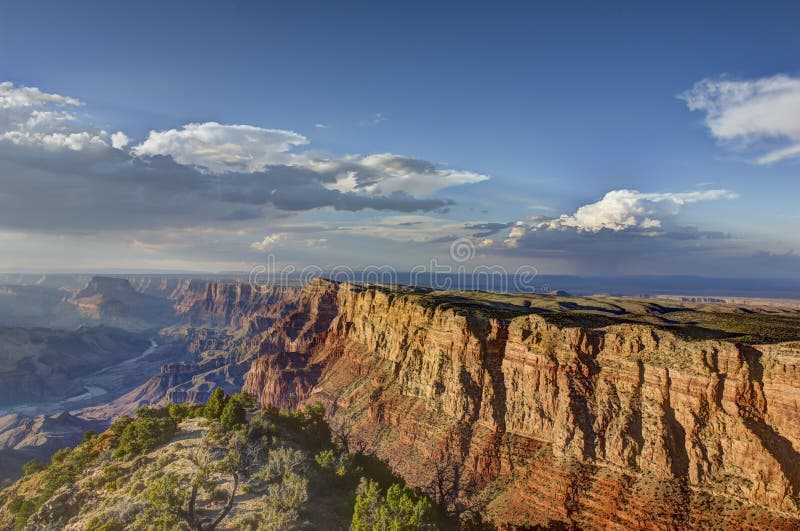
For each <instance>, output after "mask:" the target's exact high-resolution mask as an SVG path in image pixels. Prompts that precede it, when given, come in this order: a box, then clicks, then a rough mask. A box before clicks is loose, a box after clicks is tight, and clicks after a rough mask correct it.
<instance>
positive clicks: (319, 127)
mask: <svg viewBox="0 0 800 531" xmlns="http://www.w3.org/2000/svg"><path fill="white" fill-rule="evenodd" d="M314 127H316V128H317V129H327V128H329V127H330V126H329V125H328V124H323V123H320V122H317V123H315V124H314Z"/></svg>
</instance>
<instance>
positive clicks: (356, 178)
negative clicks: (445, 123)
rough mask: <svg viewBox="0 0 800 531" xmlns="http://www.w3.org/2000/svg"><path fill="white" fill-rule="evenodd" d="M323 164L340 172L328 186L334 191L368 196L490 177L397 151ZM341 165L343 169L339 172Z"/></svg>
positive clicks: (431, 189) (434, 189) (424, 190)
mask: <svg viewBox="0 0 800 531" xmlns="http://www.w3.org/2000/svg"><path fill="white" fill-rule="evenodd" d="M321 166H322V167H328V168H329V169H332V170H334V171H335V172H336V174H337V178H336V182H335V183H331V184H329V185H327V186H328V188H330V189H331V190H339V191H342V192H354V193H361V194H366V195H389V194H392V193H395V192H406V193H409V194H412V195H427V194H431V193H433V192H437V191H439V190H442V189H444V188H449V187H451V186H458V185H462V184H475V183H479V182H481V181H485V180H487V179H489V176H488V175H483V174H480V173H475V172H471V171H462V170H452V169H444V168H437V167H436V166H435V165H434V164H432V163H430V162H427V161H423V160H419V159H414V158H411V157H405V156H402V155H396V154H393V153H379V154H375V155H368V156H366V157H363V158H360V159H357V158H349V159H345V160H342V161H325V162H324V163H322V164H321ZM337 166H338V167H340V170H341V171H337Z"/></svg>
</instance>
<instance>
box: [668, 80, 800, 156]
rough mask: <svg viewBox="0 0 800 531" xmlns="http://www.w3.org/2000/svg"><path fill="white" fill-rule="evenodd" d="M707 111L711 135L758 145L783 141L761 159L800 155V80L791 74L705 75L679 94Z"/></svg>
mask: <svg viewBox="0 0 800 531" xmlns="http://www.w3.org/2000/svg"><path fill="white" fill-rule="evenodd" d="M678 97H679V98H680V99H682V100H684V101H685V102H686V104H687V106H688V107H689V109H690V110H692V111H702V112H705V114H706V117H705V123H706V125H707V126H708V128H709V131H710V132H711V135H712V136H714V137H715V138H717V139H718V140H721V141H728V142H730V141H738V142H741V143H743V144H744V145H752V144H753V143H755V142H757V141H764V142H767V143H768V144H770V143H773V144H774V143H782V144H783V146H781V147H774V148H772V149H770V151H768V152H767V153H765V154H762V155H760V156H758V157H757V158H756V162H758V163H759V164H772V163H775V162H778V161H780V160H784V159H788V158H792V157H797V156H800V79H799V78H793V77H789V76H785V75H778V76H773V77H765V78H760V79H754V80H742V81H733V80H728V79H711V78H709V79H703V80H702V81H699V82H697V83H695V85H694V86H693V87H692V88H691V89H689V90H687V91H685V92H683V93H681V94H680V95H679V96H678Z"/></svg>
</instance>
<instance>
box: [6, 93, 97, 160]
mask: <svg viewBox="0 0 800 531" xmlns="http://www.w3.org/2000/svg"><path fill="white" fill-rule="evenodd" d="M82 105H83V102H81V101H80V100H78V99H76V98H70V97H68V96H62V95H60V94H51V93H47V92H42V91H41V90H39V89H38V88H36V87H24V86H23V87H16V86H14V84H13V83H10V82H8V81H5V82H3V83H0V140H7V141H9V142H12V143H13V144H16V145H24V146H40V147H44V148H46V149H49V150H63V149H67V150H71V151H82V150H85V149H88V148H104V147H106V146H107V145H108V144H107V142H106V137H107V136H108V135H107V133H106V132H105V131H102V130H96V129H93V128H90V129H89V130H86V129H81V128H79V127H75V125H74V124H75V123H76V122H77V117H76V116H75V115H74V114H73V113H71V112H68V111H66V110H62V109H61V108H63V107H80V106H82Z"/></svg>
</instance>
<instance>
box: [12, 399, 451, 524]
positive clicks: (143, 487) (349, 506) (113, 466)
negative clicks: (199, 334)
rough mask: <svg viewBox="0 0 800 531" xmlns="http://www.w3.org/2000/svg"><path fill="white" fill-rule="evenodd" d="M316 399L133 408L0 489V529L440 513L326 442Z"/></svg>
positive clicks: (381, 470) (365, 519)
mask: <svg viewBox="0 0 800 531" xmlns="http://www.w3.org/2000/svg"><path fill="white" fill-rule="evenodd" d="M324 413H325V411H324V409H323V408H322V407H321V406H309V407H306V408H305V409H302V410H298V411H296V412H287V411H280V410H277V409H271V410H266V411H255V407H254V402H253V399H252V397H249V396H246V395H242V394H239V393H237V394H234V395H233V396H225V395H224V393H223V392H222V391H221V390H216V391H215V392H214V393H213V394H212V396H211V398H210V399H209V401H208V403H207V404H205V405H199V406H191V405H181V404H171V405H169V406H166V407H147V408H141V409H139V410H138V411H137V412H136V414H135V416H134V417H128V416H123V417H120V418H118V419H116V420H115V421H114V422H113V423H112V425H111V427H110V428H109V429H108V430H107V431H105V432H103V433H100V434H93V433H89V434H87V437H86V438H85V440H84V441H83V442H82V443H80V444H79V445H77V446H76V447H75V448H65V449H63V450H59V451H58V452H56V454H54V455H53V457H52V459H51V461H50V463H49V464H47V465H42V464H39V463H36V462H31V463H29V464H28V465H26V467H25V473H26V475H25V476H24V477H23V478H22V479H20V480H19V481H18V482H16V483H15V484H13V485H12V486H10V487H8V488H7V489H5V490H4V491H2V492H0V507H2V508H1V509H0V528H5V527H4V526H7V527H10V528H13V529H23V528H25V527H26V526H28V527H36V528H39V527H48V526H49V528H60V527H63V526H64V525H66V524H67V523H70V524H72V525H75V524H77V525H78V526H80V527H81V528H84V529H87V530H92V531H99V530H105V531H112V530H123V529H133V530H136V529H141V530H172V529H189V530H195V531H210V530H212V529H243V530H273V529H274V530H279V529H280V530H283V529H320V528H326V529H348V528H350V529H353V530H359V531H362V530H364V531H366V530H369V531H378V530H396V531H400V530H410V529H437V528H439V527H441V526H442V525H444V526H448V522H447V521H446V520H444V519H443V518H441V517H439V516H438V513H437V511H436V510H435V509H434V507H433V504H432V502H431V500H430V499H429V498H427V497H426V496H425V495H423V494H421V493H419V492H416V491H414V490H412V489H410V488H408V487H406V486H404V485H403V484H402V482H401V481H400V480H398V479H397V478H395V477H394V476H392V475H391V474H390V473H388V472H387V469H386V467H385V465H383V464H382V463H380V462H379V461H377V460H375V459H374V458H372V457H370V456H367V455H364V454H362V453H360V452H355V453H351V452H349V451H348V450H347V449H346V448H345V447H343V446H341V445H340V446H336V445H334V444H333V443H332V441H331V439H332V437H331V431H330V428H329V427H328V424H327V422H326V421H325V418H324Z"/></svg>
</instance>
